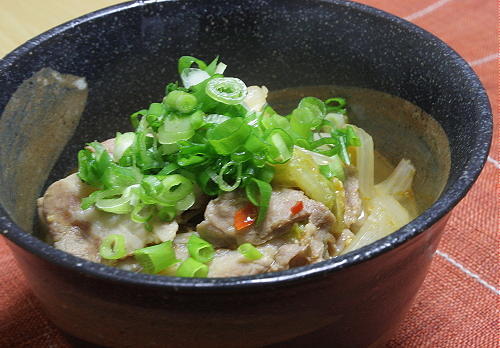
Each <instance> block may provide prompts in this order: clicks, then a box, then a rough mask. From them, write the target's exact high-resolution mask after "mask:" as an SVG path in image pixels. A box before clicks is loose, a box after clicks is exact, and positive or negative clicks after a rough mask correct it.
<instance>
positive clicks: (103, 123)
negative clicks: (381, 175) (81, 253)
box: [0, 0, 492, 347]
mask: <svg viewBox="0 0 500 348" xmlns="http://www.w3.org/2000/svg"><path fill="white" fill-rule="evenodd" d="M181 55H194V56H199V57H201V58H204V59H207V60H208V59H211V58H213V57H214V56H216V55H220V56H221V57H222V58H223V61H224V62H225V63H226V64H228V66H229V70H228V72H229V73H230V74H232V75H233V76H239V77H240V78H241V79H242V80H244V81H246V82H247V83H248V85H251V84H259V85H266V86H267V87H268V88H269V89H271V90H278V89H282V88H286V87H298V86H317V85H338V86H355V87H362V88H370V89H374V90H378V91H381V92H385V93H390V94H392V95H394V96H397V97H401V98H404V99H406V100H408V101H410V102H411V103H413V104H415V105H417V106H418V107H420V108H421V109H423V110H424V111H425V112H426V113H428V114H430V115H432V116H433V117H434V118H435V119H436V121H437V123H438V124H439V126H440V127H441V129H442V131H443V132H444V133H443V134H445V135H446V137H447V141H449V162H448V164H449V167H447V164H443V163H442V162H441V159H442V158H443V157H440V156H441V155H439V153H437V152H436V148H437V147H436V146H434V145H435V144H434V145H433V143H432V141H430V142H426V141H424V143H423V144H424V148H423V149H424V150H425V149H427V150H425V151H423V153H427V155H428V156H429V158H431V160H430V162H429V163H435V164H436V165H437V166H441V167H439V168H441V169H440V171H439V173H440V174H439V173H438V174H439V175H438V176H436V178H438V179H437V180H443V187H444V190H443V191H442V193H441V194H440V195H439V198H438V199H437V201H435V202H434V203H433V204H432V205H431V206H430V207H429V208H428V209H426V210H425V211H424V212H423V213H422V214H421V215H420V216H419V217H418V218H416V219H415V220H413V221H412V222H411V223H409V224H408V225H406V226H404V227H403V228H401V229H400V230H398V231H397V232H395V233H394V234H391V235H390V236H388V237H386V238H384V239H382V240H379V241H377V242H376V243H374V244H371V245H369V246H366V247H363V248H361V249H359V250H357V251H355V252H352V253H349V254H347V255H344V256H340V257H337V258H333V259H331V260H328V261H325V262H321V263H318V264H314V265H309V266H305V267H298V268H294V269H291V270H288V271H283V272H277V273H269V274H262V275H257V276H247V277H238V278H221V279H179V278H175V277H161V276H153V275H146V274H136V273H131V272H126V271H123V270H119V269H113V268H109V267H107V266H104V265H101V264H95V263H92V262H87V261H85V260H82V259H79V258H77V257H75V256H72V255H69V254H66V253H64V252H62V251H59V250H56V249H54V248H53V247H51V246H50V245H48V244H46V243H44V242H42V241H41V240H40V239H38V238H37V236H36V235H33V233H32V231H33V230H34V228H33V223H34V217H35V215H36V199H37V197H39V196H40V195H41V194H42V192H43V189H44V188H46V187H47V185H48V184H50V183H51V182H53V181H55V180H57V179H59V178H61V177H63V176H64V175H66V174H67V173H68V172H70V171H71V170H73V169H74V168H75V166H76V153H77V151H78V150H79V149H80V148H81V147H82V145H83V144H84V143H86V142H88V141H91V140H94V139H98V140H104V139H106V138H109V137H111V136H113V135H114V134H115V132H116V131H118V130H125V129H129V127H130V126H129V123H128V115H129V114H130V113H132V112H133V111H136V110H138V109H141V108H142V107H143V106H144V105H148V104H149V103H150V102H151V101H153V100H157V99H158V98H160V96H161V95H162V93H163V90H164V86H165V83H166V82H168V81H171V80H174V79H176V78H177V75H176V60H177V59H178V57H179V56H181ZM54 71H56V72H58V73H55V72H54ZM61 74H62V75H61ZM82 77H83V78H85V80H83V79H82ZM360 105H361V107H362V106H363V103H361V104H360ZM0 112H2V117H1V118H0V139H2V146H1V148H0V202H1V206H2V208H1V209H0V232H1V233H2V234H3V235H4V236H5V237H6V238H7V242H8V245H9V246H10V248H11V249H12V251H13V253H14V255H15V258H16V260H17V262H18V264H19V267H20V268H21V269H22V270H23V272H24V274H25V275H26V278H27V279H28V281H29V283H30V285H31V287H32V289H33V292H34V293H35V294H36V296H37V297H38V299H39V300H40V303H41V304H42V306H43V309H44V310H45V311H46V313H47V315H48V316H49V318H50V319H51V320H52V321H53V322H54V323H55V324H56V325H57V326H58V327H59V328H60V329H61V330H63V332H65V333H68V334H70V335H72V336H75V337H78V338H80V339H83V340H85V341H88V342H92V343H94V344H99V345H103V346H113V347H195V346H196V347H198V346H203V347H256V346H264V345H270V344H276V343H279V342H285V341H286V342H288V343H287V345H290V344H291V343H290V342H291V341H290V340H292V339H293V341H292V342H294V343H295V344H296V345H297V346H301V347H306V346H309V347H311V346H317V345H335V346H337V347H367V346H378V345H383V344H384V343H385V342H386V340H387V339H388V338H390V336H391V334H392V333H393V331H394V330H395V328H397V325H398V323H400V321H401V319H402V318H403V317H404V315H405V314H406V313H407V311H408V310H409V308H410V306H411V304H412V301H413V299H414V298H415V295H416V293H417V291H418V289H419V287H420V286H421V284H422V281H423V280H424V278H425V275H426V272H427V270H428V268H429V265H430V262H431V259H432V257H433V254H434V252H435V250H436V248H437V245H438V242H439V239H440V237H441V234H442V231H443V227H444V225H445V222H446V220H447V217H448V216H449V212H450V211H451V210H452V208H453V207H454V206H455V205H456V204H457V203H458V202H459V201H460V199H462V198H463V197H464V195H465V194H466V193H467V191H468V189H469V188H470V187H471V185H472V184H473V182H474V181H475V180H476V178H477V176H478V174H479V172H480V171H481V168H482V166H483V164H484V161H485V158H486V156H487V153H488V148H489V144H490V139H491V132H492V119H491V111H490V106H489V103H488V99H487V97H486V94H485V92H484V90H483V87H482V86H481V84H480V82H479V80H478V78H477V76H476V75H475V74H474V72H473V71H472V69H471V68H470V67H469V66H468V65H467V63H466V62H465V61H464V60H463V59H462V58H460V57H459V56H458V55H457V54H456V53H455V52H454V51H453V50H452V49H451V48H449V47H448V46H447V45H446V44H444V43H443V42H442V41H440V40H439V39H437V38H436V37H434V36H433V35H431V34H429V33H428V32H426V31H424V30H422V29H421V28H419V27H417V26H415V25H412V24H410V23H408V22H406V21H404V20H402V19H400V18H397V17H395V16H393V15H390V14H387V13H385V12H382V11H379V10H376V9H374V8H371V7H368V6H364V5H361V4H357V3H354V2H344V1H339V0H324V1H322V0H309V1H304V0H288V1H280V0H253V1H250V0H245V1H222V0H189V1H180V0H170V1H137V2H128V3H123V4H120V5H117V6H113V7H110V8H107V9H104V10H101V11H98V12H94V13H91V14H89V15H86V16H83V17H80V18H77V19H74V20H72V21H70V22H68V23H65V24H63V25H61V26H58V27H56V28H54V29H52V30H49V31H47V32H45V33H43V34H41V35H40V36H38V37H36V38H34V39H32V40H30V41H28V42H27V43H25V44H24V45H22V46H20V47H19V48H17V49H16V50H15V51H13V52H12V53H10V54H9V55H7V56H6V57H5V58H4V59H3V60H1V61H0ZM367 114H368V115H369V114H370V110H369V109H367ZM410 114H411V113H410ZM411 115H413V114H411ZM361 116H362V115H361ZM414 116H415V115H414ZM379 119H382V117H380V118H379ZM414 119H418V115H416V116H415V117H414ZM371 120H373V122H372V121H371ZM360 122H364V125H363V126H366V127H367V129H368V131H370V130H373V131H374V132H377V128H376V125H377V124H378V121H377V120H376V119H375V118H373V119H370V118H368V119H367V118H366V117H365V118H363V117H361V118H360ZM370 125H372V126H370ZM417 128H418V127H412V126H411V125H410V126H408V127H407V129H406V132H408V133H406V134H413V133H412V129H417ZM422 129H423V133H418V134H424V135H425V134H428V133H426V132H425V127H423V128H422ZM393 133H394V132H393ZM396 133H397V132H396ZM384 134H385V135H384ZM415 134H417V133H415ZM418 134H417V135H418ZM386 136H387V138H386ZM416 137H417V138H418V136H416ZM375 138H376V139H375V141H376V142H377V141H379V142H380V143H381V144H385V145H383V146H385V149H387V150H388V151H389V150H392V151H394V149H397V148H398V147H400V146H403V145H401V144H405V141H406V142H408V139H409V138H408V137H406V136H405V133H401V134H396V135H394V134H388V133H387V132H386V133H384V132H379V133H377V134H376V135H375ZM424 138H425V136H424ZM424 138H422V139H424ZM384 139H385V140H384ZM431 139H432V137H431ZM424 140H425V139H424ZM426 144H427V145H426ZM391 145H392V146H391ZM425 146H427V147H425ZM446 150H448V149H446ZM443 168H444V169H443ZM446 168H448V169H449V172H448V171H447V170H448V169H446ZM424 172H425V170H424ZM427 176H428V177H432V176H429V175H427ZM436 190H438V189H436ZM439 190H440V189H439ZM439 190H438V191H439ZM435 194H436V195H438V194H439V192H435Z"/></svg>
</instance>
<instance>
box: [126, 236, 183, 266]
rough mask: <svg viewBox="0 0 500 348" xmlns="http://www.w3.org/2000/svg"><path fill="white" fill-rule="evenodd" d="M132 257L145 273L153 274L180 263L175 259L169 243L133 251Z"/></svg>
mask: <svg viewBox="0 0 500 348" xmlns="http://www.w3.org/2000/svg"><path fill="white" fill-rule="evenodd" d="M134 257H135V259H136V260H137V262H139V264H140V265H141V266H142V268H144V271H145V272H147V273H153V274H154V273H158V272H160V271H163V270H164V269H165V268H167V267H168V266H171V265H173V264H176V263H177V262H179V261H180V260H177V259H176V256H175V250H174V248H173V245H172V242H171V241H167V242H163V243H161V244H157V245H153V246H149V247H146V248H142V249H137V250H134Z"/></svg>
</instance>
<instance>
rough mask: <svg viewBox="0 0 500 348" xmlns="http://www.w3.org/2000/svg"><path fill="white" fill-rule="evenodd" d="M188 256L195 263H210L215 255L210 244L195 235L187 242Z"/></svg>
mask: <svg viewBox="0 0 500 348" xmlns="http://www.w3.org/2000/svg"><path fill="white" fill-rule="evenodd" d="M187 248H188V251H189V255H191V257H192V258H193V259H195V260H196V261H199V262H201V263H207V262H210V261H212V259H213V258H214V255H215V250H214V247H213V246H212V244H210V243H209V242H207V241H206V240H204V239H201V238H200V237H198V236H197V235H195V234H193V235H192V236H191V237H189V240H188V242H187Z"/></svg>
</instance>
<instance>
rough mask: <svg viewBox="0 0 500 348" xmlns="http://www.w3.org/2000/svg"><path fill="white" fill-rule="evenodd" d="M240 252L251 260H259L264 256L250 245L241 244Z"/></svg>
mask: <svg viewBox="0 0 500 348" xmlns="http://www.w3.org/2000/svg"><path fill="white" fill-rule="evenodd" d="M238 251H239V252H240V254H241V255H243V256H245V257H246V258H247V259H249V260H258V259H260V258H261V257H262V256H263V255H262V253H261V252H260V251H259V250H258V249H257V248H256V247H254V246H253V245H252V244H250V243H244V244H241V245H240V246H239V247H238Z"/></svg>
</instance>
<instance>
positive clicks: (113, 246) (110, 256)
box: [99, 234, 127, 260]
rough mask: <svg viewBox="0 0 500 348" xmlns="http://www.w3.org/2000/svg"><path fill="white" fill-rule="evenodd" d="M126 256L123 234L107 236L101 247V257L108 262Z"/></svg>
mask: <svg viewBox="0 0 500 348" xmlns="http://www.w3.org/2000/svg"><path fill="white" fill-rule="evenodd" d="M126 254H127V250H126V249H125V237H124V236H123V235H121V234H110V235H107V236H106V238H104V239H103V241H102V242H101V246H100V247H99V255H101V257H102V258H103V259H106V260H118V259H121V258H122V257H124V256H125V255H126Z"/></svg>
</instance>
